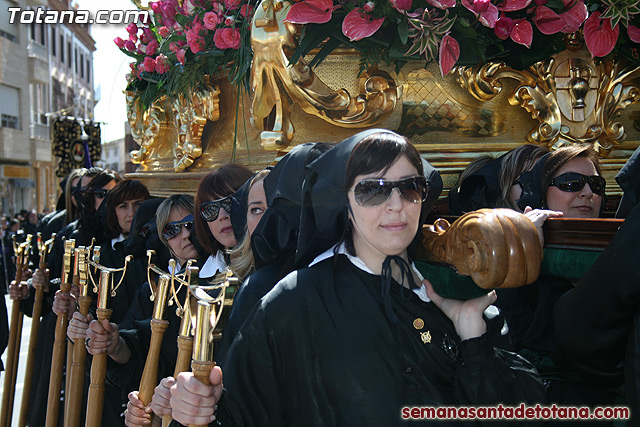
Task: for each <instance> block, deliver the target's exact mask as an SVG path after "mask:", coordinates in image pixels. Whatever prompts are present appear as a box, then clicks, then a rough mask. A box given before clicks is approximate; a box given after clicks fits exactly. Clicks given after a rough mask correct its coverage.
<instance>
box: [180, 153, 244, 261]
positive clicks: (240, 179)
mask: <svg viewBox="0 0 640 427" xmlns="http://www.w3.org/2000/svg"><path fill="white" fill-rule="evenodd" d="M252 176H253V172H251V171H250V170H249V169H247V168H246V167H244V166H241V165H237V164H234V163H230V164H226V165H223V166H220V167H219V168H217V169H215V170H213V171H211V172H210V173H209V174H207V175H205V176H204V177H203V178H202V180H201V181H200V184H198V193H197V194H196V202H195V212H194V213H193V220H194V221H193V222H194V225H195V229H196V236H197V237H198V242H199V243H200V245H201V246H202V247H203V248H204V250H206V251H207V252H208V253H209V254H215V253H216V252H218V250H219V249H222V246H221V245H220V243H219V242H218V241H217V240H216V239H215V238H214V237H213V235H212V234H211V231H210V230H209V226H208V225H207V222H206V221H205V220H204V219H202V217H201V216H200V206H202V203H204V202H208V201H210V200H217V199H222V198H223V197H227V196H230V195H232V194H233V193H235V191H236V190H237V189H238V188H240V186H242V184H244V183H245V182H246V181H247V180H248V179H250V178H251V177H252Z"/></svg>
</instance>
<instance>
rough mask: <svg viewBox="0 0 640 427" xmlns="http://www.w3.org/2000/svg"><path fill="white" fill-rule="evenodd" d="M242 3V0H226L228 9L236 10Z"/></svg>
mask: <svg viewBox="0 0 640 427" xmlns="http://www.w3.org/2000/svg"><path fill="white" fill-rule="evenodd" d="M240 3H242V0H224V5H225V6H226V8H227V10H236V9H237V8H239V7H240Z"/></svg>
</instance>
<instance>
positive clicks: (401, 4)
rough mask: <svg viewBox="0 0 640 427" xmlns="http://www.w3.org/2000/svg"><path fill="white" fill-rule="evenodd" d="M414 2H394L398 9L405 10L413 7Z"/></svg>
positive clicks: (411, 0) (396, 0)
mask: <svg viewBox="0 0 640 427" xmlns="http://www.w3.org/2000/svg"><path fill="white" fill-rule="evenodd" d="M412 3H413V0H394V1H393V3H392V4H393V7H395V8H396V9H397V10H398V11H400V12H404V11H405V10H409V9H411V4H412ZM365 12H368V11H367V10H365Z"/></svg>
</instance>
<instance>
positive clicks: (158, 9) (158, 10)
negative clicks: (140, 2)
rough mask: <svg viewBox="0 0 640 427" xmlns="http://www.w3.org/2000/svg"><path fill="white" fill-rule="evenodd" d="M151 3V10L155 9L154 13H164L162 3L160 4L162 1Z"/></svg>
mask: <svg viewBox="0 0 640 427" xmlns="http://www.w3.org/2000/svg"><path fill="white" fill-rule="evenodd" d="M149 5H150V6H151V10H152V11H153V13H155V14H156V15H162V5H160V2H158V1H154V2H152V3H149Z"/></svg>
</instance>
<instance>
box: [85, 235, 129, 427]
mask: <svg viewBox="0 0 640 427" xmlns="http://www.w3.org/2000/svg"><path fill="white" fill-rule="evenodd" d="M98 248H99V247H98V246H96V248H95V249H94V250H98ZM131 258H132V257H131V255H128V256H127V257H126V258H125V259H124V266H123V267H122V268H108V267H105V266H103V265H100V264H98V263H96V262H93V261H89V264H90V265H91V266H93V267H95V268H96V269H98V270H99V271H100V281H99V285H98V287H97V289H96V287H95V286H94V292H96V293H97V294H98V308H97V310H96V314H97V316H98V321H99V322H100V323H102V322H103V321H104V320H106V321H109V320H111V314H112V310H111V309H110V308H107V306H108V301H109V296H112V297H114V296H115V295H116V291H117V290H118V288H119V287H120V285H121V284H122V282H123V280H124V275H125V273H126V271H127V265H128V264H129V261H131ZM116 272H122V276H121V278H120V281H119V282H118V284H117V285H115V286H113V280H112V274H113V273H116ZM89 278H90V279H91V281H92V282H93V284H94V285H95V281H94V279H93V276H92V275H91V272H90V271H89ZM106 376H107V353H100V354H96V355H94V356H93V360H92V362H91V384H90V385H89V397H88V398H87V417H86V424H85V425H86V426H87V427H100V426H101V425H102V410H103V404H104V380H105V378H106Z"/></svg>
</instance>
